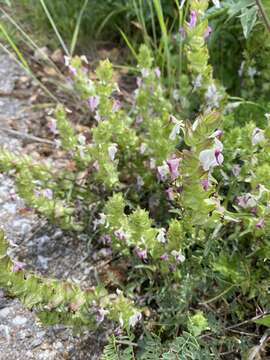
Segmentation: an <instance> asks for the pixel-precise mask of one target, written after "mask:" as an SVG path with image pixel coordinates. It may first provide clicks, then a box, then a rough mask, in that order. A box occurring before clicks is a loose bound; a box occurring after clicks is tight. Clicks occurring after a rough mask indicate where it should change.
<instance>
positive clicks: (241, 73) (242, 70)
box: [238, 61, 246, 76]
mask: <svg viewBox="0 0 270 360" xmlns="http://www.w3.org/2000/svg"><path fill="white" fill-rule="evenodd" d="M245 63H246V62H245V61H242V62H241V66H240V68H239V70H238V75H239V76H242V75H243V73H244V68H245Z"/></svg>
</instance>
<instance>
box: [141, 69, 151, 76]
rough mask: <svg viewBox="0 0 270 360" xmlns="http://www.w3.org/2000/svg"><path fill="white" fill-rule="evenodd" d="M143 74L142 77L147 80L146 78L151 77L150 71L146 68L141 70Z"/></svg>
mask: <svg viewBox="0 0 270 360" xmlns="http://www.w3.org/2000/svg"><path fill="white" fill-rule="evenodd" d="M141 74H142V77H144V78H146V77H148V76H149V74H150V72H149V70H148V69H145V68H144V69H142V70H141Z"/></svg>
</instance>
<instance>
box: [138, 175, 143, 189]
mask: <svg viewBox="0 0 270 360" xmlns="http://www.w3.org/2000/svg"><path fill="white" fill-rule="evenodd" d="M137 185H138V187H139V188H141V187H142V186H143V185H144V181H143V178H142V177H141V176H140V175H138V176H137Z"/></svg>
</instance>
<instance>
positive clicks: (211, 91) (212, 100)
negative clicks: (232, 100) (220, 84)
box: [205, 84, 222, 107]
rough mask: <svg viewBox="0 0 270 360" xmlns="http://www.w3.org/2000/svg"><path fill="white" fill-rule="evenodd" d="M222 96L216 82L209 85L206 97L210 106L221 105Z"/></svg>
mask: <svg viewBox="0 0 270 360" xmlns="http://www.w3.org/2000/svg"><path fill="white" fill-rule="evenodd" d="M221 98H222V96H221V95H220V94H219V93H218V90H217V87H216V85H215V84H211V85H209V86H208V89H207V91H206V93H205V99H206V101H207V104H208V106H210V107H219V100H220V99H221Z"/></svg>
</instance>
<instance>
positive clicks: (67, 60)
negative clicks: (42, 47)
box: [64, 56, 71, 66]
mask: <svg viewBox="0 0 270 360" xmlns="http://www.w3.org/2000/svg"><path fill="white" fill-rule="evenodd" d="M70 59H71V58H70V56H64V61H65V66H69V64H70Z"/></svg>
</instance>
